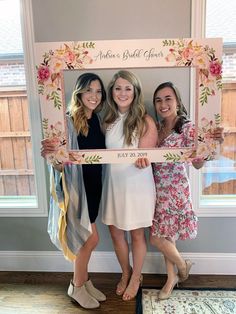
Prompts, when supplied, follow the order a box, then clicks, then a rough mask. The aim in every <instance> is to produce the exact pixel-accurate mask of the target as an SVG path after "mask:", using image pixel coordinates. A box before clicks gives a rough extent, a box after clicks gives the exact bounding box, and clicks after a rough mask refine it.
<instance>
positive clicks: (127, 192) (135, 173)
mask: <svg viewBox="0 0 236 314" xmlns="http://www.w3.org/2000/svg"><path fill="white" fill-rule="evenodd" d="M107 93H108V100H107V110H106V112H105V116H104V120H103V121H104V128H105V131H106V136H105V141H106V148H108V149H122V148H128V149H132V148H134V149H137V148H151V147H155V146H156V144H157V129H156V125H155V122H154V120H153V119H152V118H151V117H150V116H149V115H147V113H146V110H145V106H144V101H143V94H142V89H141V84H140V81H139V79H138V78H137V77H136V76H135V75H134V74H133V73H132V72H130V71H125V70H122V71H119V72H117V73H116V74H115V75H114V77H113V78H112V80H111V82H110V84H109V85H108V91H107ZM155 199H156V195H155V184H154V180H153V174H152V168H151V166H149V167H147V168H145V169H138V168H137V167H135V164H131V163H130V164H110V165H107V166H106V170H105V175H104V182H103V192H102V198H101V207H102V221H103V223H104V224H106V225H108V226H109V230H110V233H111V237H112V241H113V245H114V249H115V252H116V255H117V259H118V261H119V264H120V266H121V270H122V277H121V279H120V281H119V283H118V284H117V288H116V294H117V295H123V300H125V301H126V300H131V299H133V298H134V297H135V296H136V294H137V291H138V289H139V286H140V284H141V282H142V275H141V271H142V266H143V262H144V258H145V255H146V241H145V234H144V228H145V227H149V226H151V225H152V219H153V214H154V207H155ZM125 231H130V235H131V252H132V260H133V267H132V268H131V263H130V260H129V245H128V242H127V239H126V233H125Z"/></svg>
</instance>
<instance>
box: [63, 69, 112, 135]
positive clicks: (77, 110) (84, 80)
mask: <svg viewBox="0 0 236 314" xmlns="http://www.w3.org/2000/svg"><path fill="white" fill-rule="evenodd" d="M96 80H98V81H99V83H100V85H101V90H102V98H101V103H100V104H99V105H98V106H97V108H96V109H95V110H94V112H99V111H100V110H101V109H102V106H103V103H104V101H105V100H106V91H105V88H104V85H103V82H102V80H101V78H100V77H99V76H98V75H97V74H95V73H84V74H81V75H80V76H79V77H78V78H77V81H76V84H75V87H74V90H73V92H72V96H71V101H70V106H69V110H68V113H69V115H70V116H71V117H72V119H73V123H74V127H75V129H76V130H77V132H78V134H79V133H81V134H82V135H84V136H87V135H88V130H89V126H88V121H87V117H86V114H85V106H84V104H83V102H82V99H81V96H82V94H83V93H85V92H86V91H87V90H88V88H89V86H90V84H91V82H93V81H96Z"/></svg>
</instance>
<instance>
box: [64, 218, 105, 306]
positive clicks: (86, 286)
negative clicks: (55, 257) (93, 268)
mask: <svg viewBox="0 0 236 314" xmlns="http://www.w3.org/2000/svg"><path fill="white" fill-rule="evenodd" d="M91 226H92V235H91V236H90V237H89V238H88V240H87V241H86V242H85V243H84V245H83V246H82V247H81V249H80V250H79V253H78V255H77V257H76V260H75V262H74V276H73V281H72V282H71V283H70V286H69V288H68V295H69V296H70V297H71V298H72V299H73V300H74V301H76V302H78V303H79V304H80V305H81V306H82V307H84V308H86V309H94V308H98V307H99V306H100V303H99V302H98V301H105V300H106V296H105V295H104V294H103V293H102V292H100V291H99V290H97V289H96V288H95V287H94V286H93V284H92V282H91V280H88V263H89V259H90V256H91V253H92V251H93V250H94V249H95V247H96V245H97V243H98V240H99V237H98V233H97V229H96V225H95V223H92V224H91Z"/></svg>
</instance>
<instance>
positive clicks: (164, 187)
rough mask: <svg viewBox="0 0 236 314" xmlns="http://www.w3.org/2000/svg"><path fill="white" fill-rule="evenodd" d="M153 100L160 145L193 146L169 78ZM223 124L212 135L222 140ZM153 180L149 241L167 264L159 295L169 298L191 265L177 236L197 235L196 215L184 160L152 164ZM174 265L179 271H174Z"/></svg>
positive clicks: (191, 130)
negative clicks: (153, 211) (152, 208)
mask: <svg viewBox="0 0 236 314" xmlns="http://www.w3.org/2000/svg"><path fill="white" fill-rule="evenodd" d="M153 103H154V106H155V109H156V113H157V115H158V116H159V117H160V119H161V122H160V124H159V133H158V135H159V136H158V138H159V144H158V146H159V147H173V148H174V147H192V146H194V137H195V129H194V126H193V124H192V123H191V122H190V121H189V120H188V118H187V111H186V109H185V107H184V105H183V103H182V100H181V97H180V94H179V91H178V90H177V89H176V87H175V86H174V85H173V84H172V83H171V82H166V83H163V84H161V85H159V86H158V87H157V89H156V90H155V92H154V96H153ZM222 132H223V129H222V128H218V129H216V130H215V131H214V134H213V135H212V136H213V138H214V139H215V140H219V141H220V142H221V141H222ZM192 164H193V166H194V167H195V168H196V169H199V168H201V167H202V166H203V164H204V160H199V159H196V161H194V162H192ZM153 173H154V180H155V184H156V193H157V199H156V207H155V214H154V218H153V225H152V227H151V235H150V242H151V244H152V245H154V246H156V247H157V248H158V249H159V251H161V252H162V253H163V255H164V258H165V263H166V268H167V281H166V283H165V285H164V286H163V288H162V289H161V291H160V293H159V299H162V300H164V299H168V298H169V297H170V295H171V292H172V290H173V288H174V287H175V285H176V284H178V282H182V281H184V280H186V279H187V278H188V276H189V271H190V268H191V266H192V262H191V261H190V260H184V259H183V257H182V256H181V254H180V253H179V251H178V250H177V248H176V245H175V241H176V240H186V239H194V238H195V237H196V235H197V217H196V214H195V212H194V210H193V206H192V201H191V196H190V184H189V180H188V176H187V172H186V168H185V165H184V164H183V163H173V162H163V163H154V164H153ZM175 266H176V267H177V269H178V274H176V272H175Z"/></svg>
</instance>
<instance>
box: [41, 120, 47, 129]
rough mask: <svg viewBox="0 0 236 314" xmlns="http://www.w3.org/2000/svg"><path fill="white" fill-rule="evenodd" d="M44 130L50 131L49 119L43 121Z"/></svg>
mask: <svg viewBox="0 0 236 314" xmlns="http://www.w3.org/2000/svg"><path fill="white" fill-rule="evenodd" d="M42 125H43V129H44V130H47V129H48V119H46V118H44V119H43V121H42Z"/></svg>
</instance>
